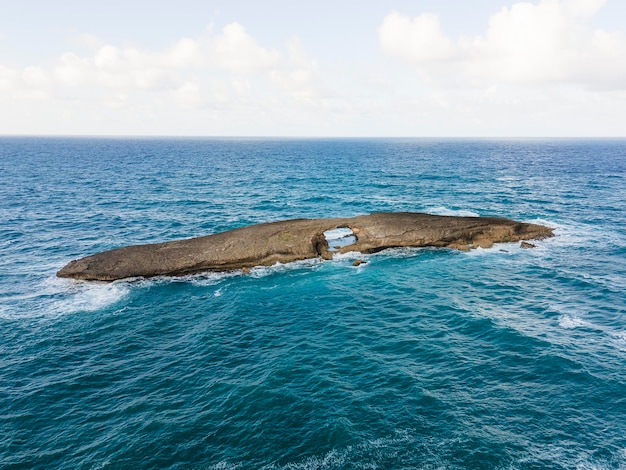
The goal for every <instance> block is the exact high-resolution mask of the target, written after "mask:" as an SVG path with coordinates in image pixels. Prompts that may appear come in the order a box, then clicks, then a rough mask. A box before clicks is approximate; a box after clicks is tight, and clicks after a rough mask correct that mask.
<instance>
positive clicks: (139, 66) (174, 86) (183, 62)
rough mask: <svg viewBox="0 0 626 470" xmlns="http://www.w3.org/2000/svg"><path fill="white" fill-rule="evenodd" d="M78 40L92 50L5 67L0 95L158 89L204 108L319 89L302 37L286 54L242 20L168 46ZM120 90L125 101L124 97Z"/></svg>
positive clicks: (110, 97)
mask: <svg viewBox="0 0 626 470" xmlns="http://www.w3.org/2000/svg"><path fill="white" fill-rule="evenodd" d="M294 41H295V42H294ZM76 42H78V43H80V44H81V45H83V46H87V47H88V48H89V49H92V52H91V54H87V55H84V54H83V55H80V54H77V53H74V52H66V53H63V54H61V55H60V56H59V57H58V58H57V59H56V60H54V61H52V62H51V63H50V64H49V65H47V66H40V65H30V66H27V67H25V68H24V69H22V70H17V69H12V68H8V67H3V66H1V65H0V92H4V93H5V94H4V96H0V101H2V100H4V101H6V100H10V99H13V100H15V99H28V98H29V97H36V96H37V97H41V96H43V95H42V93H44V92H45V94H48V95H51V96H54V97H56V99H72V98H74V97H82V96H84V94H85V92H86V91H87V90H88V91H89V93H90V96H91V97H92V99H96V100H97V99H98V96H100V97H101V98H102V99H103V100H105V101H106V102H111V101H113V102H115V103H118V104H124V103H126V104H130V103H132V99H130V98H132V93H135V92H152V93H165V95H164V97H169V98H171V99H172V100H173V103H174V104H177V105H180V106H182V107H184V108H189V107H199V108H202V107H206V106H209V105H210V102H211V101H212V100H213V101H215V102H216V103H217V104H220V103H224V102H229V101H232V100H239V99H243V98H242V97H244V98H246V99H250V97H251V96H252V95H254V94H255V93H257V94H261V95H263V93H266V92H267V90H268V89H270V88H271V89H272V90H273V92H274V93H278V94H279V95H283V96H284V98H285V99H291V98H292V97H293V96H294V95H297V94H300V95H302V96H305V95H307V96H312V95H314V94H315V93H316V91H315V89H314V88H315V77H314V75H315V73H316V64H315V62H314V61H312V60H311V59H309V58H308V57H307V55H306V52H305V51H304V49H303V48H302V46H301V45H300V44H299V43H298V44H296V43H297V41H296V40H291V41H289V42H288V44H287V45H286V51H285V52H283V53H281V52H279V51H277V50H274V49H268V48H264V47H263V46H261V45H260V44H259V43H258V42H257V41H256V39H255V38H254V37H253V36H251V35H250V34H249V33H248V32H247V31H246V30H245V28H244V27H243V26H242V25H241V24H239V23H230V24H228V25H226V26H224V27H223V29H222V30H221V31H220V32H219V33H217V34H211V33H210V32H207V33H205V34H204V35H202V36H200V37H197V38H181V39H179V40H178V41H176V42H175V43H174V44H172V45H171V46H169V47H167V48H165V49H163V50H160V51H151V50H142V49H140V48H137V47H119V46H116V45H113V44H105V43H103V42H102V41H100V40H99V39H98V38H95V37H94V36H91V35H87V34H85V35H82V36H80V37H77V38H76V39H75V43H76ZM253 82H254V83H253ZM277 84H279V85H280V86H277ZM120 93H121V94H122V95H123V96H125V99H124V100H119V99H118V98H116V97H119V96H121V95H120ZM129 93H131V95H129ZM165 99H167V98H165Z"/></svg>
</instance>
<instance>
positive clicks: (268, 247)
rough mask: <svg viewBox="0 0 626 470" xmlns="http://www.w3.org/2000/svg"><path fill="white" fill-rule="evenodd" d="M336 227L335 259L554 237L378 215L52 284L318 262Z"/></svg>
mask: <svg viewBox="0 0 626 470" xmlns="http://www.w3.org/2000/svg"><path fill="white" fill-rule="evenodd" d="M340 227H346V228H350V229H351V230H352V231H353V233H354V236H355V239H356V241H355V243H354V244H352V245H348V246H344V247H341V249H339V250H337V251H335V252H339V253H345V252H349V251H356V252H360V253H376V252H378V251H381V250H384V249H386V248H395V247H427V246H432V247H451V248H457V249H462V250H465V249H469V248H470V247H471V248H475V247H478V246H480V247H487V246H491V244H493V243H497V242H517V241H521V240H532V239H542V238H547V237H551V236H553V234H552V229H550V228H548V227H544V226H541V225H535V224H527V223H522V222H516V221H514V220H510V219H503V218H496V217H451V216H438V215H429V214H421V213H409V212H404V213H384V212H377V213H373V214H370V215H362V216H358V217H353V218H331V219H296V220H286V221H281V222H271V223H264V224H259V225H252V226H249V227H243V228H238V229H235V230H229V231H227V232H222V233H217V234H214V235H208V236H205V237H199V238H191V239H187V240H177V241H171V242H166V243H157V244H151V245H136V246H127V247H124V248H117V249H115V250H110V251H105V252H102V253H98V254H95V255H91V256H87V257H85V258H82V259H79V260H75V261H71V262H70V263H69V264H67V265H66V266H65V267H64V268H63V269H61V270H60V271H59V272H58V273H57V276H59V277H67V278H73V279H83V280H99V281H114V280H116V279H124V278H129V277H152V276H180V275H185V274H193V273H199V272H203V271H230V270H235V269H249V268H251V267H254V266H270V265H273V264H275V263H278V262H280V263H288V262H291V261H297V260H303V259H309V258H316V257H322V258H323V259H331V258H332V256H333V251H331V248H329V246H328V241H327V240H326V238H325V236H324V232H325V231H328V230H332V229H336V228H340Z"/></svg>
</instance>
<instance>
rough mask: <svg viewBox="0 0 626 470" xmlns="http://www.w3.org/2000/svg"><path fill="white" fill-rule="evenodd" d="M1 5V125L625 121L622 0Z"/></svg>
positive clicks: (316, 127) (205, 131)
mask: <svg viewBox="0 0 626 470" xmlns="http://www.w3.org/2000/svg"><path fill="white" fill-rule="evenodd" d="M0 12H1V13H0V135H120V136H122V135H146V136H153V135H163V136H278V137H280V136H286V137H291V136H293V137H317V136H328V137H385V136H388V137H626V2H624V1H623V0H527V1H515V0H477V1H472V2H469V1H460V0H459V1H452V0H438V1H434V0H412V1H410V0H387V1H384V2H383V1H368V0H364V1H355V0H343V1H340V0H334V1H327V0H318V1H316V2H295V1H293V0H291V1H288V0H266V1H263V2H253V1H250V0H249V1H242V0H228V1H226V0H204V1H200V0H176V1H171V0H170V1H163V0H152V1H144V0H137V1H134V0H125V1H121V0H108V1H106V2H89V1H84V0H80V1H79V0H55V1H54V2H51V1H47V0H46V1H44V0H40V1H34V0H20V1H15V0H0Z"/></svg>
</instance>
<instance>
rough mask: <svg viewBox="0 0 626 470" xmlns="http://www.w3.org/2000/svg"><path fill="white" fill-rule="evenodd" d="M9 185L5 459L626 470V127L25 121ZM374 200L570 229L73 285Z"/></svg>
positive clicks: (62, 464)
mask: <svg viewBox="0 0 626 470" xmlns="http://www.w3.org/2000/svg"><path fill="white" fill-rule="evenodd" d="M0 183H2V184H0V468H3V469H4V468H7V469H13V468H29V469H30V468H37V469H44V468H45V469H49V468H67V469H76V468H79V469H80V468H84V469H100V468H102V469H108V468H112V469H115V468H177V469H178V468H181V469H182V468H190V469H193V468H202V469H205V468H207V469H230V468H241V469H244V468H266V469H339V468H341V469H344V468H346V469H347V468H358V469H375V468H380V469H389V468H423V469H435V468H437V469H440V468H441V469H455V468H501V469H526V468H529V469H530V468H553V469H558V468H581V469H592V468H593V469H617V468H626V219H625V215H626V141H624V140H590V141H587V140H495V141H489V140H482V141H480V140H479V141H467V140H402V139H392V140H384V139H379V140H367V139H362V140H358V139H353V140H350V139H336V140H316V139H302V140H280V139H275V140H262V139H214V140H210V139H90V138H75V139H70V138H0ZM372 211H422V212H429V213H435V214H452V215H454V214H458V215H494V216H503V217H511V218H515V219H519V220H523V221H526V222H536V223H542V224H545V225H549V226H551V227H555V229H556V231H555V233H556V237H555V238H553V239H549V240H544V241H540V242H537V245H538V247H537V248H536V249H533V250H522V249H520V248H519V246H518V244H503V245H497V246H496V247H494V248H493V249H490V250H482V249H479V250H475V251H472V252H469V253H461V252H455V251H451V250H435V249H397V250H388V251H385V252H382V253H379V254H376V255H371V256H363V255H358V258H361V259H365V260H366V261H367V264H363V265H361V266H358V267H354V266H352V261H353V260H354V259H355V258H356V257H357V255H351V254H347V255H340V256H337V257H336V258H335V259H334V260H333V261H328V262H321V261H318V260H311V261H304V262H297V263H293V264H287V265H277V266H273V267H269V268H256V269H253V270H252V272H251V273H249V274H243V273H241V272H234V273H227V274H206V275H197V276H189V277H181V278H174V279H162V278H157V279H150V280H141V279H135V280H130V281H121V282H115V283H111V284H104V283H84V282H75V281H69V280H64V279H57V278H56V277H55V272H56V271H57V270H58V269H60V268H61V267H62V266H63V265H64V264H65V263H66V262H68V261H70V260H71V259H75V258H78V257H82V256H86V255H88V254H92V253H95V252H98V251H102V250H106V249H110V248H115V247H119V246H123V245H128V244H137V243H149V242H159V241H165V240H173V239H177V238H186V237H192V236H199V235H206V234H210V233H215V232H219V231H223V230H227V229H231V228H235V227H241V226H244V225H248V224H252V223H258V222H265V221H271V220H280V219H287V218H296V217H330V216H342V217H343V216H346V217H347V216H354V215H358V214H364V213H369V212H372Z"/></svg>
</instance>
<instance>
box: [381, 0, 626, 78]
mask: <svg viewBox="0 0 626 470" xmlns="http://www.w3.org/2000/svg"><path fill="white" fill-rule="evenodd" d="M603 3H604V1H603V0H541V1H539V2H538V3H529V2H520V3H516V4H514V5H512V6H511V7H510V8H503V9H502V10H501V11H499V12H498V13H495V14H494V15H492V16H491V18H490V19H489V22H488V27H487V30H486V31H485V33H484V34H482V35H479V36H475V37H469V38H468V37H457V38H451V37H448V36H446V35H445V34H444V33H443V32H442V28H441V25H440V22H439V18H438V17H437V15H434V14H430V13H425V14H422V15H419V16H417V17H415V18H413V19H411V18H409V17H408V16H405V15H402V14H400V13H398V12H392V13H390V14H389V15H388V16H387V17H386V18H385V19H384V21H383V22H382V24H381V26H380V28H379V30H378V34H379V42H380V47H381V49H382V51H383V52H384V53H386V54H388V55H390V56H393V57H396V58H399V59H400V60H402V61H405V62H406V63H408V64H411V65H412V66H414V67H415V68H416V69H417V70H418V71H419V72H420V73H421V74H422V76H423V77H424V78H425V79H426V80H427V81H428V83H429V84H438V85H441V86H451V85H454V86H479V87H484V86H490V85H493V84H499V83H501V84H520V85H536V84H546V83H560V84H579V85H583V86H585V87H588V88H594V89H626V37H625V36H624V34H622V33H620V32H609V31H604V30H602V29H593V28H592V27H591V26H590V20H591V18H592V17H593V15H594V14H595V13H596V12H597V11H598V10H599V9H600V8H601V7H602V5H603Z"/></svg>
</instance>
